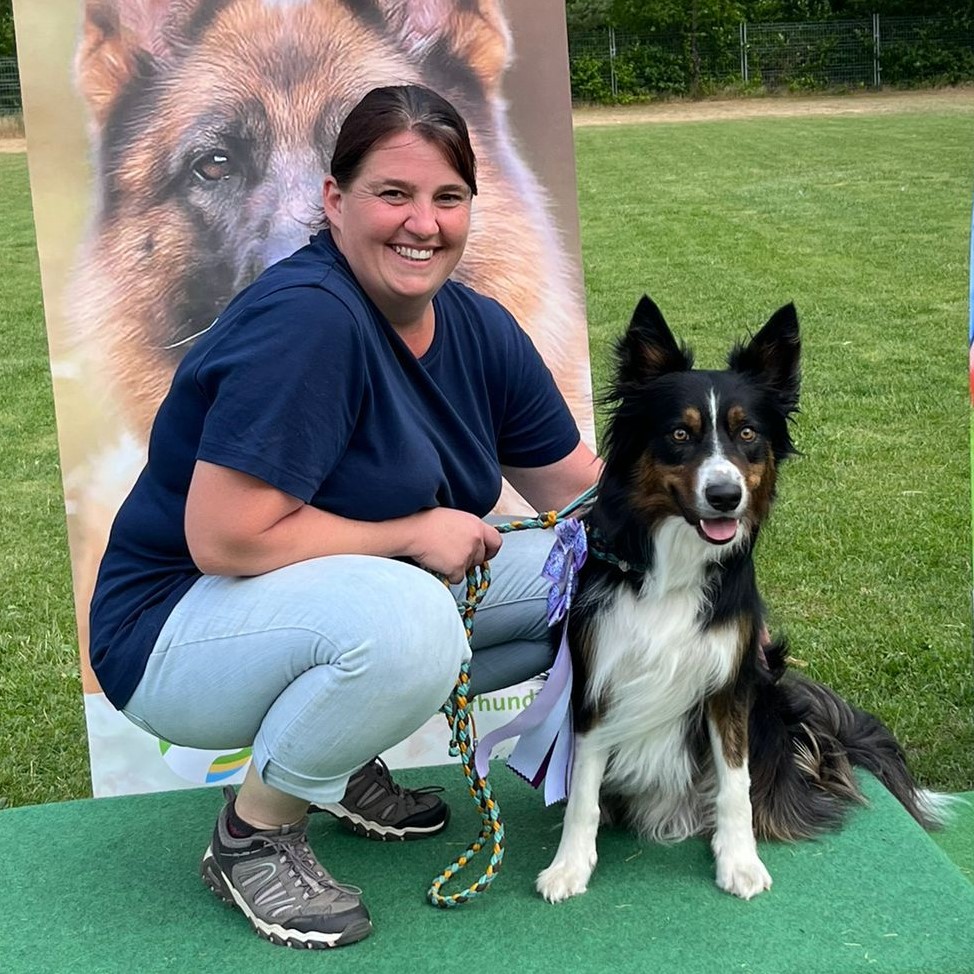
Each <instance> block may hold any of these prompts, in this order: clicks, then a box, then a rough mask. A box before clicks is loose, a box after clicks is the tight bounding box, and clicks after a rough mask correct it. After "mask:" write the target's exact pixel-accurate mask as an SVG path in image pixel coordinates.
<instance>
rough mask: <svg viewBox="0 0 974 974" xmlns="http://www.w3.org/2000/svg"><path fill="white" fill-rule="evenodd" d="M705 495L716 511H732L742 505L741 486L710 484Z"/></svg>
mask: <svg viewBox="0 0 974 974" xmlns="http://www.w3.org/2000/svg"><path fill="white" fill-rule="evenodd" d="M703 495H704V497H706V498H707V503H708V504H709V505H710V506H711V507H712V508H713V509H714V510H715V511H732V510H734V508H736V507H737V505H738V504H740V503H741V487H740V484H730V483H723V484H708V485H707V487H706V489H705V490H704V492H703Z"/></svg>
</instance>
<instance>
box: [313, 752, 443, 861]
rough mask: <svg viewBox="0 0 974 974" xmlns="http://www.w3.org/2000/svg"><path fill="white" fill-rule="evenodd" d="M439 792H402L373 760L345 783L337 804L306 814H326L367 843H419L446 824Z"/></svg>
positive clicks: (315, 807)
mask: <svg viewBox="0 0 974 974" xmlns="http://www.w3.org/2000/svg"><path fill="white" fill-rule="evenodd" d="M441 791H443V789H442V788H439V787H437V786H436V785H431V786H429V787H426V788H403V787H402V786H401V785H397V784H396V782H395V781H393V778H392V775H391V774H390V773H389V768H388V767H387V766H386V763H385V762H384V761H383V760H382V759H381V758H375V760H373V761H370V762H369V763H368V764H367V765H366V766H365V767H364V768H362V769H361V771H356V772H355V774H353V775H352V777H351V778H349V779H348V786H347V787H346V789H345V794H344V796H343V797H342V800H341V801H340V802H333V803H331V804H328V805H311V807H310V811H312V812H328V813H330V814H331V815H334V816H335V818H337V819H339V820H340V821H341V822H342V823H343V824H344V825H345V826H346V828H349V829H351V830H352V831H353V832H357V833H358V834H359V835H364V836H365V837H366V838H369V839H378V840H381V841H383V842H403V841H405V840H406V839H423V838H426V837H427V836H429V835H436V833H437V832H442V831H443V829H445V828H446V824H447V822H449V821H450V806H449V805H447V804H446V802H444V801H443V800H442V799H441V798H439V797H438V794H437V793H438V792H441Z"/></svg>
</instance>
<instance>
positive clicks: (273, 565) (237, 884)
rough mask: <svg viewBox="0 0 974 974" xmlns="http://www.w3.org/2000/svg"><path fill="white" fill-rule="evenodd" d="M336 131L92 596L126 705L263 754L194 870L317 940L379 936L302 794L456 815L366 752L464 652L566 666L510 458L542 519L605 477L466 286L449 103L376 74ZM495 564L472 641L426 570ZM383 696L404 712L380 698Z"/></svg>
mask: <svg viewBox="0 0 974 974" xmlns="http://www.w3.org/2000/svg"><path fill="white" fill-rule="evenodd" d="M431 120H432V121H431ZM434 123H435V124H434ZM363 132H365V133H368V134H369V136H370V137H369V138H368V139H366V138H364V137H363ZM444 132H445V133H447V134H446V135H444ZM346 144H350V145H351V146H352V148H353V149H355V152H351V151H348V152H345V151H343V146H345V145H346ZM337 146H338V148H337V150H336V156H338V157H339V167H338V168H339V175H336V174H335V173H334V172H333V173H331V174H329V175H328V176H327V177H326V178H325V180H324V187H323V198H324V208H325V215H326V217H327V220H328V226H327V227H326V228H324V229H322V230H321V231H320V232H319V233H318V234H317V235H316V236H315V237H314V238H313V239H312V240H311V242H310V243H309V244H308V245H307V246H306V247H303V248H302V249H301V250H299V251H297V252H296V253H295V254H293V255H291V256H290V257H288V258H285V259H284V260H282V261H280V262H278V263H277V264H274V265H272V266H271V267H269V268H268V269H267V270H266V271H265V272H264V273H263V274H262V275H261V276H260V277H258V278H257V280H256V281H255V282H254V283H253V284H251V285H250V286H249V287H247V288H245V289H244V290H243V291H241V292H240V293H239V294H238V295H237V296H236V297H235V298H234V299H233V300H232V301H231V302H230V304H229V305H228V306H227V308H226V309H225V310H224V311H223V312H222V313H221V314H220V315H219V316H218V318H217V320H216V321H215V322H214V324H213V326H212V327H211V328H209V329H208V330H207V331H206V332H205V333H202V334H200V335H199V336H198V339H197V341H196V343H195V344H194V345H193V347H192V348H191V349H190V350H189V352H188V353H187V354H186V356H185V358H183V360H182V361H181V363H180V365H179V367H178V368H177V370H176V373H175V376H174V378H173V382H172V386H171V388H170V391H169V393H168V395H167V396H166V397H165V399H164V400H163V402H162V404H161V406H160V408H159V411H158V414H157V416H156V419H155V422H154V424H153V427H152V434H151V440H150V445H151V448H150V451H149V461H148V464H147V465H146V467H145V468H144V470H143V471H142V474H141V476H140V477H139V479H138V481H137V483H136V485H135V487H134V488H133V490H132V491H131V493H130V494H129V496H128V497H127V498H126V500H125V501H124V503H123V504H122V506H121V508H120V510H119V512H118V516H117V517H116V519H115V523H114V525H113V528H112V533H111V537H110V539H109V543H108V548H107V551H106V553H105V556H104V559H103V560H102V563H101V568H100V571H99V574H98V581H97V583H96V586H95V592H94V596H93V599H92V608H91V661H92V665H93V667H94V669H95V673H96V675H97V677H98V680H99V683H100V685H101V686H102V688H103V689H104V691H105V694H106V696H107V697H108V698H109V700H110V701H111V702H112V704H114V705H115V707H116V708H118V709H119V710H121V711H122V712H123V713H124V714H125V716H126V717H128V718H129V720H131V721H132V722H133V723H134V724H135V725H137V726H138V727H140V728H142V729H143V730H145V731H148V732H149V733H151V734H154V735H155V736H157V737H159V738H160V739H162V740H165V741H169V742H171V743H173V744H180V745H184V746H188V747H195V748H205V749H209V748H215V749H221V748H223V749H226V748H242V747H247V746H252V747H253V764H252V765H251V767H250V769H249V771H248V772H247V777H246V779H245V781H244V783H243V786H242V787H241V789H240V793H239V795H236V796H235V795H233V794H232V792H230V793H229V794H228V795H227V803H226V805H225V806H224V808H223V810H222V811H221V813H220V816H219V819H218V822H217V826H216V829H215V831H214V835H213V840H212V843H211V845H210V848H209V849H208V850H207V852H206V854H205V856H204V858H203V864H202V873H203V878H204V880H205V881H206V882H207V884H208V885H209V886H210V887H211V888H212V889H213V890H214V892H216V893H217V895H219V896H220V897H222V898H224V899H227V900H231V901H232V902H235V903H236V904H237V905H238V906H240V908H241V909H242V910H243V912H244V913H245V914H246V915H247V917H248V918H249V920H250V921H251V923H252V924H253V926H254V927H255V929H256V930H257V931H258V933H260V934H261V935H262V936H265V937H267V938H269V939H275V940H277V941H278V942H282V941H283V942H285V943H290V944H294V945H299V946H305V947H320V946H335V945H338V944H345V943H351V942H353V941H355V940H359V939H361V938H362V937H365V936H367V935H368V933H369V932H370V930H371V921H370V918H369V914H368V911H367V910H366V908H365V907H364V906H363V905H362V903H361V901H360V897H359V893H358V891H357V890H355V888H354V887H347V886H342V885H339V884H337V883H335V882H334V881H333V880H332V879H331V877H330V876H329V875H328V874H327V872H326V871H325V870H324V869H323V868H322V867H321V865H320V864H319V863H318V862H317V860H316V859H315V857H314V853H313V852H312V851H311V849H310V847H309V846H308V845H307V844H306V842H305V840H304V822H305V818H304V816H305V813H306V812H307V811H308V808H309V805H310V806H311V807H312V809H323V810H325V811H328V812H330V813H332V814H333V815H336V816H337V817H338V818H340V819H342V820H343V821H344V822H346V823H347V824H349V825H351V826H352V827H353V828H354V830H355V831H357V832H360V833H364V834H366V835H369V836H370V837H373V838H390V837H392V838H397V839H403V838H417V837H422V836H424V835H431V834H434V833H436V832H439V831H440V830H441V829H443V828H444V827H445V825H446V823H447V820H448V818H449V809H448V808H447V807H446V806H445V805H444V804H443V802H442V801H441V800H440V799H439V798H437V797H436V795H435V794H431V793H430V792H429V791H427V790H420V791H408V790H403V789H401V788H399V786H398V785H396V784H395V782H393V781H392V779H391V777H390V776H389V773H388V770H387V769H386V768H385V766H384V765H382V764H381V762H377V761H376V760H375V756H376V755H378V754H380V753H381V752H383V751H385V750H387V749H388V748H389V747H391V746H393V745H394V744H396V743H398V742H400V741H402V740H404V739H405V738H407V737H408V736H409V735H410V734H411V733H413V732H414V731H415V730H416V729H417V728H418V727H420V726H421V725H422V724H423V723H424V722H425V721H426V720H427V719H428V718H429V717H431V716H432V715H433V714H434V713H436V711H437V710H438V709H439V707H440V705H441V704H442V702H443V701H444V700H445V699H447V697H448V695H449V693H450V690H451V689H452V688H453V685H454V683H455V681H456V678H457V674H458V672H459V670H460V667H461V665H462V664H463V663H464V662H465V661H466V660H467V659H469V657H470V655H471V649H472V650H473V661H472V665H471V671H470V680H471V685H472V687H473V689H474V690H475V691H477V692H484V691H487V690H493V689H497V688H499V687H504V686H510V685H513V684H517V683H520V682H522V681H523V680H525V679H528V678H530V677H532V676H535V675H537V674H538V673H540V672H541V671H543V670H545V669H546V668H547V667H548V665H549V663H550V656H551V652H550V648H549V642H548V638H547V626H546V612H545V600H546V595H547V591H546V583H545V581H544V579H543V577H542V574H541V568H542V566H543V564H544V562H545V559H546V557H547V554H548V548H549V546H550V542H549V539H547V538H545V537H544V535H543V532H523V533H521V534H519V535H518V536H514V537H512V538H510V539H509V540H508V541H506V542H505V544H504V547H503V549H501V537H500V535H499V534H498V532H497V531H496V529H495V528H494V527H492V526H491V525H489V524H488V523H487V522H486V521H484V520H483V518H484V517H485V515H487V514H488V513H489V512H490V511H491V509H492V508H493V506H494V505H495V503H496V502H497V499H498V496H499V493H500V488H501V476H502V472H503V474H505V475H506V476H507V478H508V479H509V480H510V481H511V483H512V484H513V486H514V487H515V488H516V489H518V490H520V492H521V493H522V495H523V496H524V497H525V498H526V499H527V500H528V501H529V502H530V503H532V504H533V505H535V506H536V507H537V508H538V509H544V510H548V509H552V508H556V509H557V508H561V507H563V506H564V505H565V504H566V503H567V502H568V501H569V500H571V499H572V498H574V497H575V496H576V495H578V494H580V493H582V491H583V490H585V489H586V488H587V487H589V486H590V485H591V484H592V483H593V482H594V480H595V479H596V476H597V473H598V470H597V465H596V463H595V460H594V457H593V456H592V454H591V452H590V451H589V449H588V448H587V447H586V446H585V445H584V444H583V443H582V442H581V441H580V437H579V432H578V429H577V428H576V425H575V422H574V420H573V418H572V416H571V413H570V412H569V410H568V407H567V405H566V403H565V401H564V399H563V398H562V396H561V394H560V393H559V391H558V389H557V388H556V386H555V383H554V380H553V378H552V376H551V373H550V372H549V371H548V369H547V367H546V366H545V365H544V363H543V362H542V360H541V357H540V355H539V354H538V352H537V351H536V349H535V348H534V346H533V344H532V343H531V341H530V340H529V339H528V337H527V336H526V335H525V333H524V332H523V331H522V330H521V328H520V326H519V325H518V324H517V322H516V321H515V320H514V318H513V317H512V315H511V314H510V313H509V312H508V311H507V310H506V309H505V308H504V307H502V306H501V305H500V304H499V303H498V302H497V301H494V300H492V299H488V298H486V297H484V296H482V295H480V294H479V293H477V292H476V291H474V290H472V289H471V288H469V287H466V286H464V285H462V284H460V283H458V282H456V281H453V280H450V275H451V273H452V272H453V270H454V269H455V268H456V266H457V263H458V261H459V260H460V258H461V257H462V255H463V252H464V246H465V244H466V240H467V233H468V230H469V227H470V215H471V206H472V199H473V196H474V193H475V190H476V182H475V176H474V173H475V166H474V157H473V150H472V148H471V146H470V141H469V137H468V135H467V129H466V125H465V124H464V122H463V119H462V118H461V117H460V116H459V114H458V113H457V112H456V110H455V109H454V108H453V107H452V106H451V105H450V104H449V103H448V102H446V101H445V100H444V99H443V98H442V97H440V96H439V95H438V94H436V93H435V92H433V91H431V90H430V89H427V88H423V87H419V86H410V87H394V88H380V89H376V90H374V91H372V92H371V93H370V94H368V95H366V97H365V98H364V99H363V100H362V102H361V103H360V104H359V105H358V107H357V108H356V109H354V110H353V111H352V112H351V114H350V115H349V117H348V118H347V119H346V121H345V122H344V123H343V126H342V129H341V132H340V133H339V136H338V142H337ZM366 487H367V489H365V488H366ZM488 559H490V560H492V566H491V571H492V584H491V586H490V589H489V590H488V592H487V595H486V596H485V598H484V599H483V601H482V603H481V609H486V608H491V609H492V610H493V611H492V612H491V613H490V618H491V624H490V625H480V626H478V627H477V630H478V631H477V635H476V638H475V640H474V641H473V642H472V643H471V644H470V645H468V642H467V637H466V635H465V632H464V627H463V624H462V622H461V619H460V616H459V615H458V613H457V610H456V604H455V601H454V598H453V597H452V595H451V593H450V592H449V590H448V589H447V588H446V587H444V586H443V585H442V584H441V583H440V582H439V581H438V580H437V579H436V578H434V577H433V574H432V573H436V574H439V575H441V576H444V577H445V578H446V579H448V580H449V581H451V582H454V583H457V582H460V581H462V579H463V577H464V575H465V574H466V572H467V571H468V570H470V569H471V568H472V567H474V566H476V565H480V564H482V563H483V562H484V561H486V560H488ZM216 685H219V686H220V694H219V696H218V698H216V699H214V698H213V697H212V689H211V688H212V687H213V686H216ZM390 685H391V686H394V687H395V688H396V692H397V698H398V699H399V700H400V701H401V705H400V706H399V707H397V708H388V707H384V708H376V707H375V706H374V703H375V701H376V699H378V698H379V697H380V695H381V693H382V692H383V690H384V689H386V688H388V687H389V686H390ZM365 715H368V719H367V720H366V719H364V717H365ZM282 884H283V885H282ZM280 889H284V890H286V891H287V892H288V893H289V894H293V899H292V900H291V902H292V903H293V904H295V905H293V906H282V905H281V903H280V902H279V900H278V898H277V896H278V892H277V891H279V890H280Z"/></svg>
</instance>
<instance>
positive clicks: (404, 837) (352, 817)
mask: <svg viewBox="0 0 974 974" xmlns="http://www.w3.org/2000/svg"><path fill="white" fill-rule="evenodd" d="M444 807H445V809H446V813H445V815H444V816H443V821H442V822H437V823H436V825H428V826H424V827H420V826H415V825H413V826H407V827H405V828H401V829H399V828H396V827H395V826H392V825H380V824H379V823H378V822H373V821H371V820H370V819H367V818H363V817H362V816H361V815H356V814H355V813H354V812H350V811H348V809H346V808H345V807H344V805H340V804H338V803H337V802H336V803H334V804H329V805H315V804H312V805H311V808H312V809H314V810H315V811H319V812H327V813H328V814H329V815H333V816H334V817H335V818H337V819H338V821H339V822H341V823H342V825H344V826H345V828H347V829H349V830H350V831H352V832H354V833H355V834H356V835H362V836H364V837H365V838H366V839H372V840H374V841H376V842H411V841H412V840H413V839H425V838H428V837H429V836H431V835H436V834H437V832H442V831H443V830H444V829H445V828H446V827H447V824H448V823H449V821H450V806H449V805H446V806H444Z"/></svg>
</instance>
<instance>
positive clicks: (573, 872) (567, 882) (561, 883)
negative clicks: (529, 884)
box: [534, 861, 595, 903]
mask: <svg viewBox="0 0 974 974" xmlns="http://www.w3.org/2000/svg"><path fill="white" fill-rule="evenodd" d="M594 865H595V863H594V862H593V863H592V866H588V867H584V866H578V865H572V864H571V863H567V862H561V863H559V862H558V861H555V862H553V863H552V864H551V865H550V866H549V867H548V868H547V869H542V870H541V872H540V873H538V879H537V882H535V884H534V885H535V888H536V889H537V891H538V892H539V893H540V894H541V895H542V896H543V897H544V898H545V899H546V900H547V901H548V902H549V903H560V902H561V901H562V900H567V899H568V898H569V897H571V896H578V895H579V894H581V893H584V892H585V890H586V889H588V881H589V877H590V876H591V875H592V867H593V866H594Z"/></svg>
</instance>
